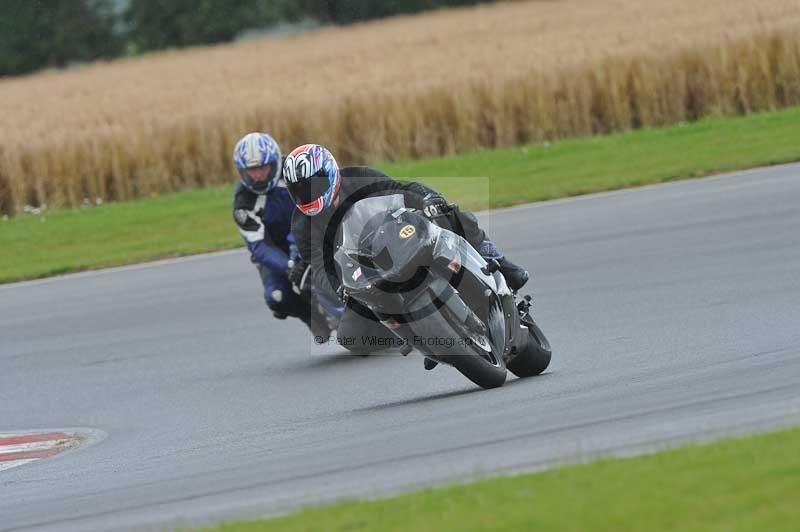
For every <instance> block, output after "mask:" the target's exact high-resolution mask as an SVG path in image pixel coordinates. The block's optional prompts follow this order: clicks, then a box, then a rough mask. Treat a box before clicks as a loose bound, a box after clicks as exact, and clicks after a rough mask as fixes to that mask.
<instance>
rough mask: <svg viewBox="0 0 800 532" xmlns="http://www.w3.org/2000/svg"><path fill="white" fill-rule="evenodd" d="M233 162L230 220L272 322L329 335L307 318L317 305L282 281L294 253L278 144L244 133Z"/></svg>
mask: <svg viewBox="0 0 800 532" xmlns="http://www.w3.org/2000/svg"><path fill="white" fill-rule="evenodd" d="M233 162H234V164H235V165H236V169H237V172H238V174H239V183H238V185H237V187H236V192H235V193H234V196H233V218H234V220H235V221H236V225H237V226H238V227H239V232H240V233H241V235H242V237H243V238H244V240H245V242H246V243H247V249H248V250H249V251H250V260H251V261H252V262H253V263H254V264H255V265H256V268H257V269H258V273H259V274H260V276H261V282H262V284H263V285H264V301H265V302H266V304H267V306H268V307H269V308H270V310H272V315H273V316H275V317H276V318H278V319H280V320H284V319H286V318H287V317H288V316H294V317H297V318H300V319H301V320H302V321H303V322H304V323H306V325H308V326H309V327H310V328H311V330H312V333H313V334H314V335H315V336H317V335H327V334H328V333H330V330H329V329H326V325H325V320H319V319H313V320H312V319H311V316H312V314H316V313H318V312H319V311H318V309H317V308H316V305H314V304H312V303H311V298H310V297H302V296H301V295H298V294H297V293H295V292H294V291H293V290H292V289H291V286H290V284H289V281H288V279H287V277H286V272H287V268H288V265H289V264H291V262H290V261H291V260H292V259H294V258H296V257H297V254H298V253H297V246H296V245H295V242H294V238H293V237H292V234H291V232H290V229H291V219H292V212H293V211H294V202H293V201H292V199H291V196H290V195H289V193H288V191H287V190H286V184H285V183H284V182H283V180H282V179H281V170H282V167H283V165H282V159H281V151H280V147H279V146H278V143H277V142H275V140H274V139H273V138H272V137H271V136H269V135H267V134H266V133H260V132H253V133H248V134H247V135H245V136H244V137H242V138H241V139H240V140H239V142H238V143H237V144H236V147H235V148H234V149H233ZM312 309H313V310H312ZM326 337H327V336H326Z"/></svg>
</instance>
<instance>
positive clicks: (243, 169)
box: [233, 132, 282, 194]
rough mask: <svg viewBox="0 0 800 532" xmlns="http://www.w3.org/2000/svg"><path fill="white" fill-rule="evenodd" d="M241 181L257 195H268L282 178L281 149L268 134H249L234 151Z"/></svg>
mask: <svg viewBox="0 0 800 532" xmlns="http://www.w3.org/2000/svg"><path fill="white" fill-rule="evenodd" d="M233 163H234V164H235V165H236V170H237V171H238V173H239V181H240V182H241V183H242V186H244V187H245V188H246V189H247V190H249V191H251V192H253V193H255V194H266V193H267V192H269V191H270V190H272V189H273V188H275V185H277V184H278V180H279V179H280V177H281V170H282V168H281V149H280V147H279V146H278V143H277V142H275V139H273V138H272V137H270V136H269V135H267V134H266V133H257V132H256V133H248V134H247V135H245V136H244V137H242V139H241V140H240V141H239V142H237V143H236V147H235V148H234V149H233Z"/></svg>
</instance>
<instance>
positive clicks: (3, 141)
mask: <svg viewBox="0 0 800 532" xmlns="http://www.w3.org/2000/svg"><path fill="white" fill-rule="evenodd" d="M796 104H800V0H792V1H788V0H760V1H756V0H705V1H704V2H697V1H696V0H647V1H642V0H561V1H528V2H521V1H520V2H505V3H499V4H489V5H484V6H477V7H471V8H462V9H454V10H444V11H438V12H433V13H426V14H421V15H414V16H407V17H397V18H392V19H387V20H383V21H376V22H370V23H364V24H358V25H354V26H350V27H344V28H333V27H332V28H324V29H320V30H317V31H314V32H310V33H306V34H301V35H296V36H290V37H281V38H277V37H271V38H270V37H268V38H262V39H258V40H252V41H246V42H240V43H234V44H227V45H220V46H214V47H199V48H193V49H189V50H184V51H168V52H161V53H156V54H150V55H144V56H139V57H135V58H128V59H123V60H117V61H114V62H110V63H95V64H91V65H86V66H82V67H79V68H73V69H70V70H66V71H47V72H43V73H39V74H35V75H32V76H27V77H21V78H7V79H3V80H0V120H1V123H2V128H1V129H0V211H2V212H3V213H12V214H13V213H16V212H19V211H21V210H22V208H23V206H25V205H32V206H42V205H46V206H48V207H53V206H76V205H80V204H82V203H85V202H86V201H92V202H94V201H96V200H98V199H101V200H124V199H128V198H133V197H140V196H147V195H152V194H158V193H163V192H169V191H174V190H177V189H181V188H186V187H193V186H200V185H207V184H213V183H222V182H229V181H231V180H232V179H233V177H232V176H233V172H232V167H231V160H230V153H231V150H232V147H233V144H234V143H235V142H236V140H237V139H238V138H239V137H240V136H241V135H243V134H244V133H246V132H248V131H251V130H265V131H269V132H270V133H271V134H272V135H273V136H275V137H276V138H277V139H278V141H279V142H280V143H281V145H282V148H283V150H284V152H286V151H288V150H289V149H290V148H291V147H293V146H295V145H297V144H300V143H304V142H321V143H324V144H326V145H328V146H329V147H330V148H331V149H332V150H333V151H334V153H336V154H337V156H338V158H339V159H340V162H343V163H353V162H369V161H374V160H380V159H383V160H387V159H388V160H395V159H400V158H417V157H425V156H435V155H441V154H448V153H456V152H463V151H467V150H474V149H477V148H482V147H499V146H508V145H514V144H519V143H526V142H532V141H540V140H546V139H557V138H562V137H568V136H576V135H590V134H597V133H605V132H608V131H614V130H623V129H628V128H637V127H650V126H659V125H664V124H669V123H674V122H678V121H683V120H691V119H695V118H697V117H700V116H704V115H708V114H733V113H747V112H752V111H760V110H766V109H773V108H777V107H781V106H787V105H796ZM588 163H589V162H587V164H588Z"/></svg>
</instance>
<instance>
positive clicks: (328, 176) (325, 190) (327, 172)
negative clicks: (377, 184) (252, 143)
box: [283, 144, 342, 216]
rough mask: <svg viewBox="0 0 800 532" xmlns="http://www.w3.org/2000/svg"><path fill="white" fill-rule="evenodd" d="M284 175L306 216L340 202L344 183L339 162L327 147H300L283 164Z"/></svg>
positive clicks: (295, 199)
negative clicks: (339, 195)
mask: <svg viewBox="0 0 800 532" xmlns="http://www.w3.org/2000/svg"><path fill="white" fill-rule="evenodd" d="M283 178H284V180H285V181H286V188H287V189H288V191H289V194H290V195H291V196H292V199H293V200H294V203H295V205H297V208H298V209H300V212H302V213H303V214H305V215H306V216H316V215H317V214H319V213H321V212H322V211H324V210H325V209H327V208H328V207H330V206H331V205H333V203H334V202H335V201H336V196H337V195H338V193H339V187H340V185H341V181H342V180H341V176H340V175H339V165H338V164H336V159H335V158H334V157H333V154H332V153H331V152H329V151H328V150H327V149H326V148H325V147H324V146H321V145H319V144H304V145H302V146H298V147H297V148H295V149H294V150H292V152H291V153H290V154H289V155H288V156H287V157H286V160H285V161H284V163H283Z"/></svg>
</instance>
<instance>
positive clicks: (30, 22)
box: [0, 0, 486, 76]
mask: <svg viewBox="0 0 800 532" xmlns="http://www.w3.org/2000/svg"><path fill="white" fill-rule="evenodd" d="M485 1H486V0H484V2H485ZM477 3H479V0H390V1H384V2H374V1H370V0H4V1H3V2H2V3H0V76H12V75H18V74H25V73H28V72H32V71H34V70H37V69H40V68H46V67H63V66H67V65H71V64H76V63H80V62H84V61H90V60H93V59H97V58H112V57H119V56H125V55H133V54H137V53H142V52H146V51H151V50H161V49H164V48H173V47H183V46H191V45H196V44H211V43H217V42H227V41H232V40H234V39H237V38H247V37H252V36H256V35H261V34H271V33H286V32H292V31H298V30H302V29H308V28H313V27H315V26H318V25H320V24H348V23H351V22H357V21H361V20H369V19H374V18H380V17H386V16H389V15H397V14H401V13H414V12H417V11H423V10H427V9H433V8H437V7H443V6H457V5H468V4H477Z"/></svg>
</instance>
